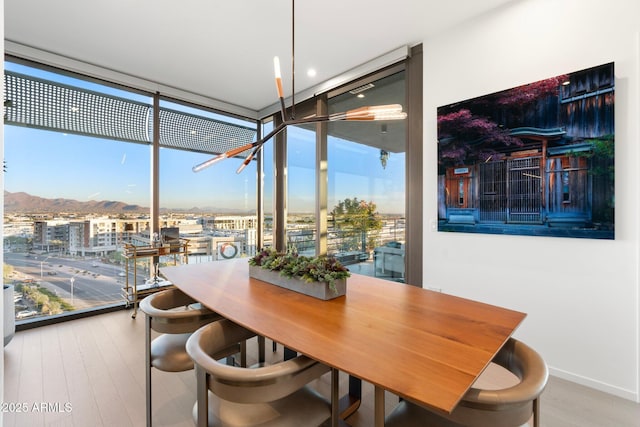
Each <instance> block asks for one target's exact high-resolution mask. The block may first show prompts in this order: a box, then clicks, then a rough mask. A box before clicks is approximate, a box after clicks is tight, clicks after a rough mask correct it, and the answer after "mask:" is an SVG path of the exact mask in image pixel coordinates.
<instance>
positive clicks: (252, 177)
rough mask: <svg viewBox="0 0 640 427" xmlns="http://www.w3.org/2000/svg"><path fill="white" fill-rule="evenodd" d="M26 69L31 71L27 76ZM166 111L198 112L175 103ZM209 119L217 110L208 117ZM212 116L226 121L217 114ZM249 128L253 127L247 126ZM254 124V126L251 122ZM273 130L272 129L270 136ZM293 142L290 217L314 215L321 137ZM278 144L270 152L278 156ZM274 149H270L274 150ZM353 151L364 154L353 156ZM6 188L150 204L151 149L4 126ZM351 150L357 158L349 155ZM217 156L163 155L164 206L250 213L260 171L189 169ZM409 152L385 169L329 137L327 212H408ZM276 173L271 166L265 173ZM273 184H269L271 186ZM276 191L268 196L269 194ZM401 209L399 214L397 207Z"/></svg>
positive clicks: (296, 132)
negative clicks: (353, 207)
mask: <svg viewBox="0 0 640 427" xmlns="http://www.w3.org/2000/svg"><path fill="white" fill-rule="evenodd" d="M5 69H6V70H11V71H16V72H21V73H25V74H31V75H34V76H36V77H39V78H44V79H50V80H55V81H59V82H62V83H66V84H74V85H78V86H81V87H84V88H87V89H91V90H96V91H99V92H106V93H109V94H111V95H115V96H122V97H126V98H129V99H131V98H133V99H135V100H138V101H142V102H146V103H150V100H149V98H148V97H144V96H141V95H136V94H131V93H128V92H124V91H120V90H117V89H113V88H110V87H106V86H101V85H97V84H93V83H87V82H84V81H81V80H76V79H72V78H69V77H65V76H58V75H54V74H51V73H47V72H44V71H41V70H34V69H32V68H27V67H24V66H22V65H17V64H12V63H9V62H5ZM26 70H28V72H25V71H26ZM165 105H166V106H167V108H175V109H181V110H184V111H188V112H191V113H193V112H194V111H198V112H199V113H202V111H199V110H193V109H188V108H186V107H182V106H179V105H177V104H170V105H169V104H163V107H164V106H165ZM206 114H209V115H211V113H206ZM213 117H214V118H218V119H220V118H222V116H215V115H213ZM242 124H243V125H247V124H248V122H246V121H244V122H242ZM249 124H250V123H249ZM268 130H269V129H267V131H268ZM287 135H288V138H289V141H290V142H289V149H288V161H289V169H288V177H289V188H288V196H289V212H291V213H295V212H313V209H314V192H315V181H314V180H315V174H314V168H315V138H314V134H313V133H312V132H311V131H308V130H304V129H301V128H289V129H287ZM272 145H273V141H271V142H268V143H267V146H266V147H267V148H265V153H272ZM269 146H271V147H269ZM354 147H356V148H357V152H358V155H357V157H354V155H353V154H352V153H353V152H354ZM4 150H5V152H4V158H5V161H6V164H7V173H6V174H5V190H6V191H9V192H26V193H28V194H31V195H33V196H39V197H44V198H67V199H73V200H78V201H89V200H96V201H102V200H110V201H119V202H124V203H128V204H136V205H140V206H150V196H149V194H150V188H151V183H150V176H151V172H150V158H151V149H150V146H148V145H143V144H134V143H126V142H119V141H112V140H106V139H101V138H95V137H87V136H81V135H74V134H64V133H59V132H52V131H44V130H38V129H30V128H25V127H19V126H12V125H7V126H5V147H4ZM350 153H351V154H350ZM210 157H211V155H209V154H202V153H193V152H187V151H180V150H173V149H161V151H160V188H161V194H160V206H161V207H162V208H169V209H189V208H193V207H198V208H210V209H217V210H222V209H224V210H236V211H251V210H254V209H255V205H256V169H255V162H254V163H253V165H252V166H253V167H247V168H246V169H245V170H244V171H243V172H242V173H241V174H236V169H237V167H238V166H239V164H240V162H241V160H240V159H227V160H225V161H222V162H219V163H217V164H215V165H213V166H211V167H209V168H207V169H205V170H203V171H201V172H198V173H194V172H192V170H191V168H192V167H193V166H194V165H196V164H199V163H201V162H203V161H205V160H207V159H209V158H210ZM404 164H405V159H404V154H403V153H401V154H391V156H390V157H389V160H388V162H387V165H386V167H385V168H382V166H381V164H380V160H379V150H377V149H373V148H371V147H367V146H365V145H362V144H355V143H352V142H348V141H343V140H338V139H335V138H331V139H330V142H329V177H330V178H329V202H328V204H329V208H330V209H331V208H332V206H335V204H336V203H337V201H339V200H343V199H345V198H353V197H357V198H358V199H360V200H367V201H374V202H375V203H376V204H377V205H378V210H379V211H380V212H381V213H402V212H403V211H404V189H405V185H404ZM269 173H272V171H269V170H268V169H267V170H265V174H269ZM271 183H272V179H270V177H267V179H265V186H268V185H270V184H271ZM271 194H272V192H270V191H266V192H265V196H266V197H270V195H271ZM399 207H401V209H399Z"/></svg>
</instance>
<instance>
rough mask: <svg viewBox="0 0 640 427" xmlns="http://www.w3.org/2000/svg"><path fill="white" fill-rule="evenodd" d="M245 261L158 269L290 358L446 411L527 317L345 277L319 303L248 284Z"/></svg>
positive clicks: (264, 285)
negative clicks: (341, 287)
mask: <svg viewBox="0 0 640 427" xmlns="http://www.w3.org/2000/svg"><path fill="white" fill-rule="evenodd" d="M247 261H248V260H247V258H240V259H234V260H229V261H220V262H210V263H202V264H188V265H180V266H175V267H165V268H162V269H161V274H162V275H163V276H164V277H166V278H167V279H168V280H169V281H171V282H172V283H173V284H174V285H175V286H176V287H178V288H179V289H181V290H182V291H183V292H185V293H186V294H188V295H190V296H191V297H192V298H194V299H196V300H198V301H200V302H201V303H203V304H204V305H205V306H207V307H209V308H210V309H212V310H214V311H216V312H218V313H219V314H221V315H222V316H224V317H226V318H228V319H230V320H232V321H234V322H236V323H238V324H240V325H242V326H244V327H246V328H248V329H251V330H253V331H254V332H256V333H257V334H259V335H263V336H265V337H267V338H270V339H272V340H274V341H276V342H279V343H281V344H283V345H285V346H286V347H289V348H291V349H292V350H295V351H298V352H300V353H303V354H306V355H307V356H309V357H311V358H313V359H316V360H318V361H321V362H323V363H325V364H327V365H329V366H332V367H334V368H337V369H339V370H340V371H343V372H346V373H349V374H351V375H353V376H355V377H358V378H360V379H362V380H364V381H367V382H370V383H372V384H373V385H375V386H378V387H381V388H383V389H385V390H388V391H390V392H392V393H394V394H397V395H399V396H401V397H403V398H406V399H409V400H413V401H416V402H419V403H422V404H424V405H427V406H430V407H432V408H435V409H438V410H442V411H445V412H451V411H452V410H453V409H454V408H455V406H456V404H457V403H458V401H459V400H460V399H461V398H462V396H463V395H464V394H465V393H466V391H467V390H468V389H469V387H471V385H472V384H473V382H474V381H475V380H476V378H477V377H478V376H479V375H480V374H481V373H482V371H483V370H484V369H485V368H486V367H487V366H488V364H489V363H490V362H491V359H492V358H493V356H494V355H495V354H496V353H497V352H498V350H499V349H500V348H501V347H502V345H503V344H504V343H505V342H506V340H507V339H508V338H509V337H510V336H511V334H512V333H513V332H514V330H515V329H516V328H517V327H518V326H519V325H520V323H521V322H522V320H523V319H524V318H525V316H526V314H524V313H521V312H517V311H513V310H509V309H505V308H501V307H497V306H493V305H488V304H484V303H480V302H476V301H471V300H468V299H463V298H459V297H455V296H451V295H447V294H443V293H439V292H435V291H430V290H426V289H423V288H418V287H415V286H410V285H405V284H400V283H394V282H390V281H387V280H382V279H377V278H374V277H369V276H363V275H359V274H353V273H352V275H351V277H350V278H349V279H348V283H347V294H346V295H345V296H343V297H338V298H335V299H333V300H329V301H323V300H319V299H316V298H313V297H309V296H306V295H303V294H299V293H297V292H294V291H290V290H287V289H283V288H280V287H278V286H275V285H271V284H267V283H265V282H262V281H260V280H257V279H253V278H250V277H249V268H248V262H247Z"/></svg>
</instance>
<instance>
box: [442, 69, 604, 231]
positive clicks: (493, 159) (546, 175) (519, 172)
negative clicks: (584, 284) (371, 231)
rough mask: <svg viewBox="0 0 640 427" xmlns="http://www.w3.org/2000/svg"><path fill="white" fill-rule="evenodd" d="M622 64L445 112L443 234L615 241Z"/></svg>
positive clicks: (476, 100) (462, 104) (484, 98)
mask: <svg viewBox="0 0 640 427" xmlns="http://www.w3.org/2000/svg"><path fill="white" fill-rule="evenodd" d="M614 88H615V77H614V64H613V63H609V64H604V65H600V66H597V67H593V68H589V69H586V70H581V71H577V72H573V73H569V74H563V75H560V76H556V77H553V78H550V79H546V80H542V81H538V82H535V83H531V84H527V85H523V86H520V87H517V88H513V89H508V90H505V91H501V92H497V93H494V94H490V95H486V96H482V97H479V98H474V99H470V100H466V101H462V102H458V103H455V104H450V105H447V106H443V107H440V108H438V181H439V182H438V230H439V231H458V232H470V233H491V234H524V235H540V236H558V237H578V238H597V239H613V238H614V230H615V228H614V201H615V197H614Z"/></svg>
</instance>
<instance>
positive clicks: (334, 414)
mask: <svg viewBox="0 0 640 427" xmlns="http://www.w3.org/2000/svg"><path fill="white" fill-rule="evenodd" d="M339 374H340V371H338V370H337V369H336V368H331V427H338V425H339V423H340V411H339V407H338V405H339V404H340V402H339V401H340V387H339V386H340V379H339V378H338V377H339Z"/></svg>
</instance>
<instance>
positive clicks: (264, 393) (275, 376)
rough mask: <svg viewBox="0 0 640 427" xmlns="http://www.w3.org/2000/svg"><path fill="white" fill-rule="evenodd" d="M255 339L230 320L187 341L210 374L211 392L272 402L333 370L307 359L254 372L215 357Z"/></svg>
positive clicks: (191, 352) (240, 400)
mask: <svg viewBox="0 0 640 427" xmlns="http://www.w3.org/2000/svg"><path fill="white" fill-rule="evenodd" d="M252 336H255V333H253V332H251V331H249V330H247V329H245V328H243V327H241V326H239V325H237V324H235V323H233V322H231V321H230V320H221V321H219V322H215V323H212V324H210V325H207V326H206V327H204V328H201V329H200V330H198V331H197V332H195V333H194V334H193V335H192V336H191V338H190V339H189V341H187V353H189V356H191V358H192V359H193V360H194V362H195V363H196V364H197V365H199V366H201V367H202V368H203V369H204V370H205V371H207V373H208V374H209V376H210V378H209V381H208V387H209V390H211V391H212V392H213V393H214V394H215V395H216V396H218V397H220V398H222V399H225V400H228V401H231V402H237V403H260V402H272V401H274V400H278V399H281V398H283V397H285V396H288V395H289V394H291V393H293V392H295V391H296V390H298V389H300V388H302V387H303V386H304V385H305V384H307V383H309V382H310V381H312V380H314V379H316V378H318V377H320V376H321V375H323V374H324V373H326V372H329V370H330V368H329V367H328V366H325V365H323V364H321V363H318V362H317V361H315V360H313V359H310V358H308V357H306V356H297V357H294V358H293V359H289V360H286V361H284V362H280V363H276V364H274V365H268V366H264V367H258V368H252V369H246V368H239V367H235V366H229V365H225V364H223V363H220V362H218V361H216V360H215V359H213V358H212V357H211V355H214V354H216V353H217V352H219V351H220V350H221V349H224V348H226V347H229V346H230V345H233V344H234V343H237V342H240V341H243V340H246V339H249V338H251V337H252Z"/></svg>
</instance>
